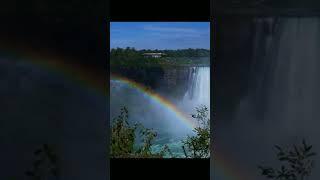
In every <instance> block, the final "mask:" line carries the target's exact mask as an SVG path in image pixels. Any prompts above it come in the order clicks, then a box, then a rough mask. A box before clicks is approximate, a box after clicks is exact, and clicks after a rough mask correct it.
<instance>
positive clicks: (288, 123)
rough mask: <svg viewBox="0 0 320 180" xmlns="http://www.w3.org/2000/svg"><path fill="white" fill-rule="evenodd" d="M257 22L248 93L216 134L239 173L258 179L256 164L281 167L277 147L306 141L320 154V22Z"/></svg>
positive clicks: (315, 173) (302, 19)
mask: <svg viewBox="0 0 320 180" xmlns="http://www.w3.org/2000/svg"><path fill="white" fill-rule="evenodd" d="M254 22H255V27H254V28H255V33H254V34H252V35H253V37H252V38H253V42H254V43H253V47H252V50H250V53H252V54H251V55H252V56H251V57H252V61H251V64H250V65H251V66H250V75H249V77H248V85H249V86H248V89H247V93H246V94H245V95H244V96H242V97H241V98H240V99H238V102H239V103H238V106H237V108H235V110H233V109H232V110H230V113H233V112H235V113H236V115H235V117H234V119H232V120H230V119H220V120H219V122H220V124H219V127H217V130H216V134H217V136H218V137H217V139H218V140H219V143H220V144H219V146H220V147H219V148H220V149H222V150H224V149H225V150H226V151H229V152H232V154H233V156H234V157H235V158H234V160H235V161H236V164H238V165H239V167H238V169H239V171H240V170H241V171H244V172H246V173H247V174H249V175H252V176H253V177H252V179H260V178H261V175H260V174H259V171H258V170H257V168H256V166H257V164H263V163H265V165H270V166H275V167H277V165H278V162H277V161H276V159H275V158H276V157H275V151H274V149H273V147H274V145H281V146H290V145H292V144H293V143H295V144H298V143H299V144H300V143H301V140H302V138H306V140H307V142H310V143H311V144H312V145H313V147H314V150H315V151H319V147H320V143H319V140H318V137H319V125H320V121H319V118H320V93H319V92H320V79H319V77H320V18H317V17H314V18H309V17H299V18H296V17H290V18H257V19H255V21H254ZM248 48H249V47H248ZM239 68H241V67H239ZM231 111H232V112H231ZM217 146H218V145H217ZM315 160H316V162H318V161H320V157H316V159H315ZM273 163H274V164H273ZM319 172H320V171H319V169H318V167H315V168H314V169H313V170H312V173H311V174H312V176H311V178H310V179H318V178H317V177H319V176H320V173H319ZM247 179H249V178H247Z"/></svg>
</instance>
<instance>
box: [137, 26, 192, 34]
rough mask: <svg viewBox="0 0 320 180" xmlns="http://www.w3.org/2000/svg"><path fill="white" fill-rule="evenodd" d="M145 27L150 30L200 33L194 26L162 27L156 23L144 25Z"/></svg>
mask: <svg viewBox="0 0 320 180" xmlns="http://www.w3.org/2000/svg"><path fill="white" fill-rule="evenodd" d="M143 29H144V30H148V31H158V32H179V33H198V30H197V29H194V28H179V27H161V26H154V25H146V26H144V27H143Z"/></svg>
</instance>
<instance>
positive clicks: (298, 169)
mask: <svg viewBox="0 0 320 180" xmlns="http://www.w3.org/2000/svg"><path fill="white" fill-rule="evenodd" d="M275 148H276V149H277V151H278V152H277V159H278V160H279V161H280V162H281V163H282V165H281V167H280V168H279V169H275V168H272V167H265V166H259V167H258V168H259V169H260V170H261V174H262V175H263V176H265V177H267V178H269V179H279V180H303V179H305V178H306V177H308V176H310V174H311V170H312V168H313V167H314V160H312V159H311V157H313V156H315V155H316V153H315V152H312V145H307V143H306V142H305V140H303V141H302V145H300V146H296V145H293V147H291V148H290V149H284V148H281V147H280V146H275Z"/></svg>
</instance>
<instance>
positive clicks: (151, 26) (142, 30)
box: [110, 22, 210, 49]
mask: <svg viewBox="0 0 320 180" xmlns="http://www.w3.org/2000/svg"><path fill="white" fill-rule="evenodd" d="M110 47H111V48H117V47H120V48H125V47H134V48H135V49H186V48H204V49H210V23H209V22H111V24H110Z"/></svg>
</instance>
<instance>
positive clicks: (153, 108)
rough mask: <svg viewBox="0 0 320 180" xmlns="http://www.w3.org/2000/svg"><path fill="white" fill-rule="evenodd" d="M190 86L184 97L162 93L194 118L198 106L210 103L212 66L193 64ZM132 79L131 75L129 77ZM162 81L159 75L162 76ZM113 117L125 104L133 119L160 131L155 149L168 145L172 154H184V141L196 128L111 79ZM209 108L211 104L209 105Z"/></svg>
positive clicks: (138, 92) (170, 110)
mask: <svg viewBox="0 0 320 180" xmlns="http://www.w3.org/2000/svg"><path fill="white" fill-rule="evenodd" d="M190 69H191V71H189V72H190V73H189V77H188V81H187V83H188V84H187V87H188V88H187V89H186V91H185V92H184V95H183V96H179V97H176V98H172V94H170V93H168V92H160V91H161V90H160V89H155V91H156V92H158V93H159V94H161V95H162V96H163V97H164V98H166V99H170V101H171V103H173V104H174V105H175V106H176V107H177V108H178V109H179V110H180V111H182V112H183V113H184V114H185V115H186V116H188V117H190V119H192V118H191V114H192V113H194V112H195V107H197V106H198V105H201V104H203V105H207V106H208V105H209V104H210V103H209V101H210V98H209V97H210V89H209V88H210V68H209V67H190ZM129 78H130V77H129ZM158 83H159V84H161V82H160V78H159V82H158ZM110 97H111V111H110V112H111V118H113V117H116V116H117V115H118V114H119V111H120V108H121V107H122V106H126V107H127V108H128V110H129V121H130V122H141V123H142V124H143V125H144V126H145V127H148V128H153V129H154V130H155V131H157V132H158V137H157V139H156V140H155V146H154V147H153V150H154V151H159V150H160V149H161V148H162V147H163V145H165V144H167V145H168V146H169V148H170V149H171V151H172V153H173V154H174V155H175V156H177V157H183V151H182V147H181V146H182V143H181V140H183V139H185V138H186V137H187V135H192V134H193V131H192V128H190V125H189V124H186V122H184V121H181V119H179V117H177V116H176V114H175V113H174V112H173V111H172V109H170V108H168V107H167V106H165V105H163V104H161V103H159V102H157V101H155V100H154V99H152V98H150V96H149V95H147V94H145V93H143V92H141V91H139V90H137V89H134V88H132V87H130V86H128V85H127V84H125V83H123V82H121V81H118V80H114V79H111V93H110ZM208 107H209V106H208Z"/></svg>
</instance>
